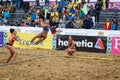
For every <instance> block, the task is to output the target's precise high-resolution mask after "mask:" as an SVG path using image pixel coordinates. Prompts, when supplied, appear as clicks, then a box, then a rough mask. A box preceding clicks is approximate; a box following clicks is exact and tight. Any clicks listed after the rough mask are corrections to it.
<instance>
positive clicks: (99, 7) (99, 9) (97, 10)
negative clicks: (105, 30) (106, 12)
mask: <svg viewBox="0 0 120 80" xmlns="http://www.w3.org/2000/svg"><path fill="white" fill-rule="evenodd" d="M95 10H96V15H95V17H96V18H95V19H96V22H97V23H99V17H100V11H101V4H100V3H99V1H97V3H96V4H95Z"/></svg>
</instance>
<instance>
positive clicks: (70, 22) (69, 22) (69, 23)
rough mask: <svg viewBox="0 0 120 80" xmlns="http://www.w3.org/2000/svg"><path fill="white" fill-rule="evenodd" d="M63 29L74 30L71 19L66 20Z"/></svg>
mask: <svg viewBox="0 0 120 80" xmlns="http://www.w3.org/2000/svg"><path fill="white" fill-rule="evenodd" d="M65 28H71V29H74V28H75V26H74V24H73V21H72V19H69V20H68V22H67V23H66V25H65Z"/></svg>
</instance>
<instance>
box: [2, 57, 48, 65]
mask: <svg viewBox="0 0 120 80" xmlns="http://www.w3.org/2000/svg"><path fill="white" fill-rule="evenodd" d="M47 57H49V56H48V55H38V56H37V57H35V58H31V59H28V60H24V61H18V62H11V63H4V64H0V66H7V65H12V64H19V63H23V62H28V61H32V60H35V59H39V58H47Z"/></svg>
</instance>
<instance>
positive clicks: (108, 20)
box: [104, 18, 112, 30]
mask: <svg viewBox="0 0 120 80" xmlns="http://www.w3.org/2000/svg"><path fill="white" fill-rule="evenodd" d="M111 26H112V24H111V22H110V19H109V18H107V20H106V22H105V24H104V30H111Z"/></svg>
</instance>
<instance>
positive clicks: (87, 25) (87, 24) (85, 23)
mask: <svg viewBox="0 0 120 80" xmlns="http://www.w3.org/2000/svg"><path fill="white" fill-rule="evenodd" d="M82 28H84V29H90V28H91V22H90V17H89V16H87V17H86V19H85V20H84V21H83V25H82Z"/></svg>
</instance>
